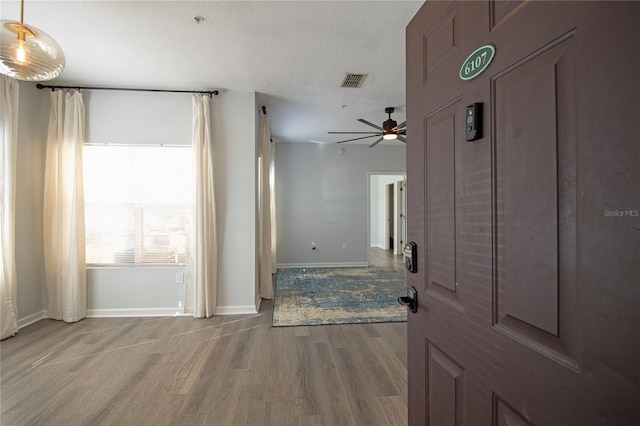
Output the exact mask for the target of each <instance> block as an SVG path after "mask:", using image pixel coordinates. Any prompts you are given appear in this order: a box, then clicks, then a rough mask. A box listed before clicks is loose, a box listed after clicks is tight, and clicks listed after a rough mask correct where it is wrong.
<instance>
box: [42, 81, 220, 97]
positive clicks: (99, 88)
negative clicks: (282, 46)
mask: <svg viewBox="0 0 640 426" xmlns="http://www.w3.org/2000/svg"><path fill="white" fill-rule="evenodd" d="M36 87H37V88H38V89H51V90H55V89H75V90H117V91H125V92H161V93H194V94H195V93H198V94H203V95H209V97H210V98H211V97H213V96H218V93H220V92H218V91H217V90H165V89H131V88H126V87H88V86H49V85H46V84H40V83H38V84H37V85H36Z"/></svg>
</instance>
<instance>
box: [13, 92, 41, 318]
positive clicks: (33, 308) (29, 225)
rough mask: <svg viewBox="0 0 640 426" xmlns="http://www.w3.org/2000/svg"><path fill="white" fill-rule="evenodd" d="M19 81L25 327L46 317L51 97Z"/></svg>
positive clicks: (19, 252)
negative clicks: (45, 213)
mask: <svg viewBox="0 0 640 426" xmlns="http://www.w3.org/2000/svg"><path fill="white" fill-rule="evenodd" d="M19 85H20V89H19V93H20V96H19V101H18V102H19V110H18V151H17V157H16V161H17V167H16V169H17V170H16V172H17V173H16V225H15V229H16V275H17V287H18V295H17V296H18V326H19V327H23V326H24V325H26V324H29V323H31V322H33V321H37V320H38V319H40V318H42V315H43V309H44V306H46V303H45V301H46V292H45V285H44V251H43V234H42V209H43V203H44V159H45V152H46V151H45V149H46V133H47V120H48V118H49V98H48V96H43V91H42V90H38V89H36V87H35V84H32V83H24V82H20V83H19ZM46 93H47V95H48V93H49V92H46Z"/></svg>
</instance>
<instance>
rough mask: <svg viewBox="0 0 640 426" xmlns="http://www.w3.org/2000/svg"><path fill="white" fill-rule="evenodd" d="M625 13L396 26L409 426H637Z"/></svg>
mask: <svg viewBox="0 0 640 426" xmlns="http://www.w3.org/2000/svg"><path fill="white" fill-rule="evenodd" d="M639 17H640V2H619V3H618V2H605V1H588V2H556V1H549V2H544V1H528V2H527V1H468V2H466V1H462V2H459V1H449V2H438V1H428V2H426V3H425V4H424V6H423V7H422V8H421V10H420V11H419V12H418V14H417V15H416V16H415V17H414V19H413V20H412V21H411V23H410V24H409V26H408V27H407V111H408V115H407V123H408V124H407V129H408V130H407V132H408V135H409V136H408V137H407V139H408V140H409V143H408V144H407V174H408V199H407V203H408V239H409V240H413V241H415V242H416V243H417V246H418V271H417V273H415V274H408V277H407V279H408V285H413V286H414V287H415V288H416V289H417V290H418V301H419V306H418V311H417V313H415V314H412V313H409V321H408V333H409V348H408V349H409V368H408V371H409V420H410V424H412V425H423V424H431V425H462V424H470V425H489V424H493V425H630V424H640V332H639V329H640V266H639V265H640V217H639V214H638V213H639V209H640V136H639V135H640V125H639V124H638V123H640V120H639V119H638V117H640V101H639V99H638V97H639V96H640V84H639V81H640V80H639V77H640V59H639V56H638V40H640V25H638V22H637V21H638V18H639ZM489 44H490V45H493V46H494V47H495V56H494V58H493V61H492V62H491V63H490V64H489V66H488V67H487V68H486V69H485V71H484V72H483V73H481V74H480V75H478V76H477V77H476V78H474V79H471V80H468V81H463V80H462V79H461V78H460V76H459V71H460V69H461V66H462V64H463V63H464V62H465V59H467V58H468V57H469V55H470V54H472V52H474V51H475V50H476V49H478V48H479V47H481V46H484V45H489ZM473 103H481V104H482V109H483V117H482V120H481V123H482V125H483V136H482V137H481V138H479V139H478V140H475V141H472V142H467V141H466V138H465V130H466V127H465V125H466V124H465V123H466V107H467V106H468V105H471V104H473Z"/></svg>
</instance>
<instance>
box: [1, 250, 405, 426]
mask: <svg viewBox="0 0 640 426" xmlns="http://www.w3.org/2000/svg"><path fill="white" fill-rule="evenodd" d="M381 252H382V253H378V254H381V255H383V254H384V252H383V251H382V250H381ZM383 258H384V257H383V256H380V257H379V259H378V260H377V261H375V262H374V261H373V260H372V262H371V263H372V264H374V263H376V264H377V263H379V262H382V261H383V260H382V259H383ZM398 258H400V257H399V256H398ZM394 260H397V259H391V262H392V261H394ZM392 263H393V262H392ZM272 306H273V305H272V302H271V301H263V303H262V306H261V309H260V312H259V313H258V314H257V315H238V316H218V317H213V318H209V319H193V318H189V317H170V318H102V319H92V318H88V319H84V320H82V321H80V322H78V323H75V324H65V323H62V322H58V321H53V320H43V321H39V322H37V323H36V324H33V325H31V326H29V327H26V328H24V329H22V330H21V331H20V333H19V334H18V335H17V336H15V337H13V338H10V339H7V340H4V341H2V343H0V357H1V363H0V369H1V379H2V381H1V387H0V389H1V399H0V404H1V405H0V409H1V416H0V423H1V424H2V425H3V426H14V425H17V426H21V425H65V426H71V425H102V424H105V425H106V424H110V425H168V424H171V425H173V424H175V425H178V424H180V425H223V426H225V425H278V426H286V425H385V426H392V425H406V424H407V367H406V365H407V362H406V359H407V356H406V324H405V323H385V324H358V325H326V326H309V327H284V328H273V327H271V315H272Z"/></svg>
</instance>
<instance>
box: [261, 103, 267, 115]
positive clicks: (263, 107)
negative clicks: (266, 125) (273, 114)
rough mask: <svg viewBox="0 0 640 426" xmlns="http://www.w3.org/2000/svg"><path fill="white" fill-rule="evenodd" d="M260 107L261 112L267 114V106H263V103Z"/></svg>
mask: <svg viewBox="0 0 640 426" xmlns="http://www.w3.org/2000/svg"><path fill="white" fill-rule="evenodd" d="M261 109H262V113H263V114H264V115H267V107H266V106H264V105H262V108H261Z"/></svg>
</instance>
